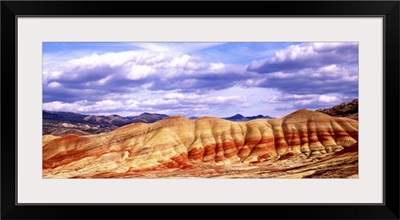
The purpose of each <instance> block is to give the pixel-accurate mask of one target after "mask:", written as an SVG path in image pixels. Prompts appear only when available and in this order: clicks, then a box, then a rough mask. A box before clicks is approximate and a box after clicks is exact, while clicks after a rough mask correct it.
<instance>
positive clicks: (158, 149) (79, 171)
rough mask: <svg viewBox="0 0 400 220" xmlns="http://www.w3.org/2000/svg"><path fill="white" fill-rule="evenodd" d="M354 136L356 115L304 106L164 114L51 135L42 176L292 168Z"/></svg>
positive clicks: (222, 173) (253, 173)
mask: <svg viewBox="0 0 400 220" xmlns="http://www.w3.org/2000/svg"><path fill="white" fill-rule="evenodd" d="M357 141H358V122H357V121H355V120H352V119H347V118H335V117H331V116H328V115H326V114H323V113H320V112H315V111H309V110H299V111H296V112H294V113H292V114H290V115H288V116H286V117H283V118H277V119H256V120H252V121H247V122H232V121H228V120H223V119H218V118H212V117H202V118H199V119H197V120H189V119H187V118H184V117H168V118H165V119H163V120H160V121H157V122H155V123H152V124H145V123H136V124H130V125H126V126H123V127H120V128H117V129H115V130H113V131H111V132H109V133H105V134H99V135H92V136H78V135H74V134H72V135H67V136H64V137H62V138H56V139H51V140H50V141H49V142H48V143H47V144H45V145H44V147H43V176H44V177H45V178H68V177H75V178H84V177H90V178H107V177H114V178H116V177H121V178H130V177H146V178H152V177H183V176H191V177H231V178H237V177H252V178H253V177H271V175H272V174H271V173H269V174H268V175H266V174H265V173H268V172H267V171H266V170H265V169H267V170H270V169H272V170H275V171H276V170H280V169H284V170H287V169H289V168H290V167H292V168H293V169H300V168H298V167H301V166H304V165H306V164H309V163H314V162H316V161H318V160H320V159H322V158H328V157H329V158H331V157H333V156H335V155H336V153H335V152H340V151H341V150H342V149H343V148H346V147H350V146H352V145H354V144H356V143H357ZM353 154H354V152H353ZM353 154H352V156H351V157H349V158H350V159H349V160H348V161H347V160H343V159H341V160H340V163H339V165H340V164H342V163H355V164H356V165H357V161H358V159H357V158H358V156H357V155H358V154H357V152H356V155H355V156H354V155H353ZM346 155H347V154H346ZM329 164H335V163H333V162H332V161H330V162H329ZM336 165H338V164H336ZM336 165H335V166H336ZM293 166H294V167H293ZM329 166H331V165H329ZM329 166H328V167H329ZM295 167H297V168H295ZM321 167H323V166H321V165H320V166H319V168H318V169H317V170H320V169H321ZM353 167H354V166H353ZM253 169H255V170H253ZM315 171H316V170H315ZM292 172H294V171H293V170H292ZM313 172H314V171H313ZM284 174H285V175H286V174H287V172H286V171H282V172H281V176H282V177H284ZM306 174H307V175H312V174H313V173H310V171H307V172H305V173H304V172H303V174H301V175H300V177H301V176H304V175H306ZM350 174H354V172H353V173H350ZM350 174H349V175H350ZM249 175H250V176H249ZM272 176H273V175H272ZM295 178H299V176H296V177H295Z"/></svg>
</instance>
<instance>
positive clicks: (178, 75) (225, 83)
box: [43, 43, 358, 116]
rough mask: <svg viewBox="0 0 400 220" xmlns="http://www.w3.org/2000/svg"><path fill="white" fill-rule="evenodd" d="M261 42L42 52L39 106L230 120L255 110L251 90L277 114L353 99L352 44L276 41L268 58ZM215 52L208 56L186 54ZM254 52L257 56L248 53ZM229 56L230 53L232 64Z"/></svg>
mask: <svg viewBox="0 0 400 220" xmlns="http://www.w3.org/2000/svg"><path fill="white" fill-rule="evenodd" d="M264 44H265V45H263V46H262V47H261V46H260V44H252V43H246V44H243V43H242V44H241V43H234V44H224V45H223V46H221V44H219V43H216V44H211V43H197V44H193V43H136V44H133V45H134V46H135V47H136V49H135V50H127V51H114V52H103V53H98V52H97V53H90V54H87V53H86V54H85V55H82V56H80V55H79V56H78V55H77V54H75V55H71V54H67V55H66V57H60V54H62V53H57V54H56V55H53V57H52V54H46V53H45V54H44V56H43V57H44V61H43V103H44V104H43V108H44V109H48V110H55V111H72V112H80V113H90V114H94V113H106V112H107V113H113V114H114V113H117V114H118V113H122V112H123V113H126V114H128V115H132V114H135V113H138V114H140V113H142V112H145V111H146V112H157V113H164V114H171V115H176V114H184V115H187V116H192V115H202V114H209V115H213V112H214V113H215V112H216V111H219V113H220V114H224V113H226V115H224V116H229V114H230V113H228V109H229V112H235V113H243V112H242V111H245V110H246V109H250V108H251V107H252V106H253V108H254V105H255V102H254V100H253V101H251V102H250V101H249V100H250V99H251V98H252V97H251V96H250V95H249V94H252V93H254V92H255V91H257V92H258V93H259V94H258V95H257V96H259V97H271V94H260V91H263V90H265V91H268V92H269V93H270V92H271V91H272V90H273V92H274V93H276V95H275V97H274V98H271V99H268V100H265V102H263V104H265V105H274V106H277V107H276V108H275V110H276V111H281V112H288V111H289V110H295V109H296V108H311V109H312V108H318V107H327V106H330V105H331V104H337V102H340V101H347V100H346V99H350V98H353V97H357V96H358V45H357V43H302V44H292V45H289V46H288V43H285V44H282V45H280V44H276V43H275V44H274V48H275V49H274V50H275V52H274V53H271V50H270V49H268V50H266V52H263V51H261V50H260V49H259V48H269V46H268V43H264ZM218 45H220V46H218ZM213 46H217V47H214V48H213V49H212V50H206V53H205V52H195V53H192V52H193V51H199V50H200V51H201V50H203V49H207V48H212V47H213ZM92 47H93V46H91V48H92ZM138 48H139V49H138ZM224 48H225V49H224ZM255 48H258V50H257V53H254V54H253V53H251V51H253V50H255ZM212 51H219V52H218V53H215V54H217V55H215V56H213V57H212V59H211V58H210V57H203V56H205V55H207V54H209V53H210V52H212ZM228 51H231V52H232V51H235V52H236V53H235V54H234V56H235V58H234V59H230V58H229V56H231V54H230V53H229V52H228ZM255 54H256V55H255ZM261 54H265V55H263V56H264V57H265V58H264V59H260V56H261ZM222 56H224V58H221V59H219V57H222ZM232 56H233V55H232ZM238 56H243V58H240V59H239V58H238ZM233 60H236V61H238V62H233ZM230 61H232V62H230ZM244 61H246V63H243V62H244ZM232 88H235V89H232ZM228 91H234V92H231V93H229V92H228ZM238 91H242V92H238ZM243 91H246V92H243ZM251 91H253V92H251ZM260 100H261V99H260ZM261 102H262V101H261ZM224 109H227V110H226V111H225V112H224ZM258 109H261V107H260V106H258ZM268 109H269V108H268ZM252 114H254V115H256V114H260V112H254V113H252ZM264 114H269V115H272V116H273V115H274V114H273V113H268V112H266V113H264Z"/></svg>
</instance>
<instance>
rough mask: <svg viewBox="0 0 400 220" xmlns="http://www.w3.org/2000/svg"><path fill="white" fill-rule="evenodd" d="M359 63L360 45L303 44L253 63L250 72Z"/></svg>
mask: <svg viewBox="0 0 400 220" xmlns="http://www.w3.org/2000/svg"><path fill="white" fill-rule="evenodd" d="M357 62H358V43H303V44H300V45H291V46H289V47H286V48H285V49H283V50H279V51H277V52H276V53H275V54H274V56H272V57H269V58H266V59H263V60H256V61H253V62H252V63H251V64H250V65H249V66H248V70H249V71H254V72H258V73H261V74H267V73H273V72H279V71H296V70H301V69H304V68H318V67H323V66H327V65H332V64H335V65H340V64H346V65H349V64H356V63H357Z"/></svg>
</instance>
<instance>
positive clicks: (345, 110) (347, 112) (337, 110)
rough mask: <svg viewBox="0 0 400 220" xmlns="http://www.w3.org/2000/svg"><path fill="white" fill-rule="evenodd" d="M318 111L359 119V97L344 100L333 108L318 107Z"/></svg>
mask: <svg viewBox="0 0 400 220" xmlns="http://www.w3.org/2000/svg"><path fill="white" fill-rule="evenodd" d="M316 111H318V112H322V113H325V114H327V115H330V116H335V117H346V118H351V119H354V120H357V121H358V99H354V100H352V101H350V102H342V103H340V104H339V105H336V106H333V107H332V108H325V109H317V110H316Z"/></svg>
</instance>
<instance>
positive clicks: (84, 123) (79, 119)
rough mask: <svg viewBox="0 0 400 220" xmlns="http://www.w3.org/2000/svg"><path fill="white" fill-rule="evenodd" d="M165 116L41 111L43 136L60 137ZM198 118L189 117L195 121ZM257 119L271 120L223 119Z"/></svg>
mask: <svg viewBox="0 0 400 220" xmlns="http://www.w3.org/2000/svg"><path fill="white" fill-rule="evenodd" d="M168 117H169V116H168V115H165V114H156V113H147V112H145V113H142V114H140V115H137V116H127V117H122V116H119V115H109V116H97V115H82V114H77V113H72V112H56V111H47V110H43V129H42V132H43V135H45V134H52V135H57V136H62V135H64V134H71V133H72V134H78V135H88V134H99V133H104V132H109V131H112V130H114V129H116V128H118V127H121V126H124V125H128V124H132V123H140V122H142V123H153V122H156V121H159V120H161V119H164V118H168ZM197 118H198V117H190V119H197ZM259 118H267V119H269V118H271V117H269V116H263V115H257V116H248V117H245V116H243V115H241V114H236V115H234V116H231V117H227V118H223V119H225V120H229V121H250V120H253V119H259Z"/></svg>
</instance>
